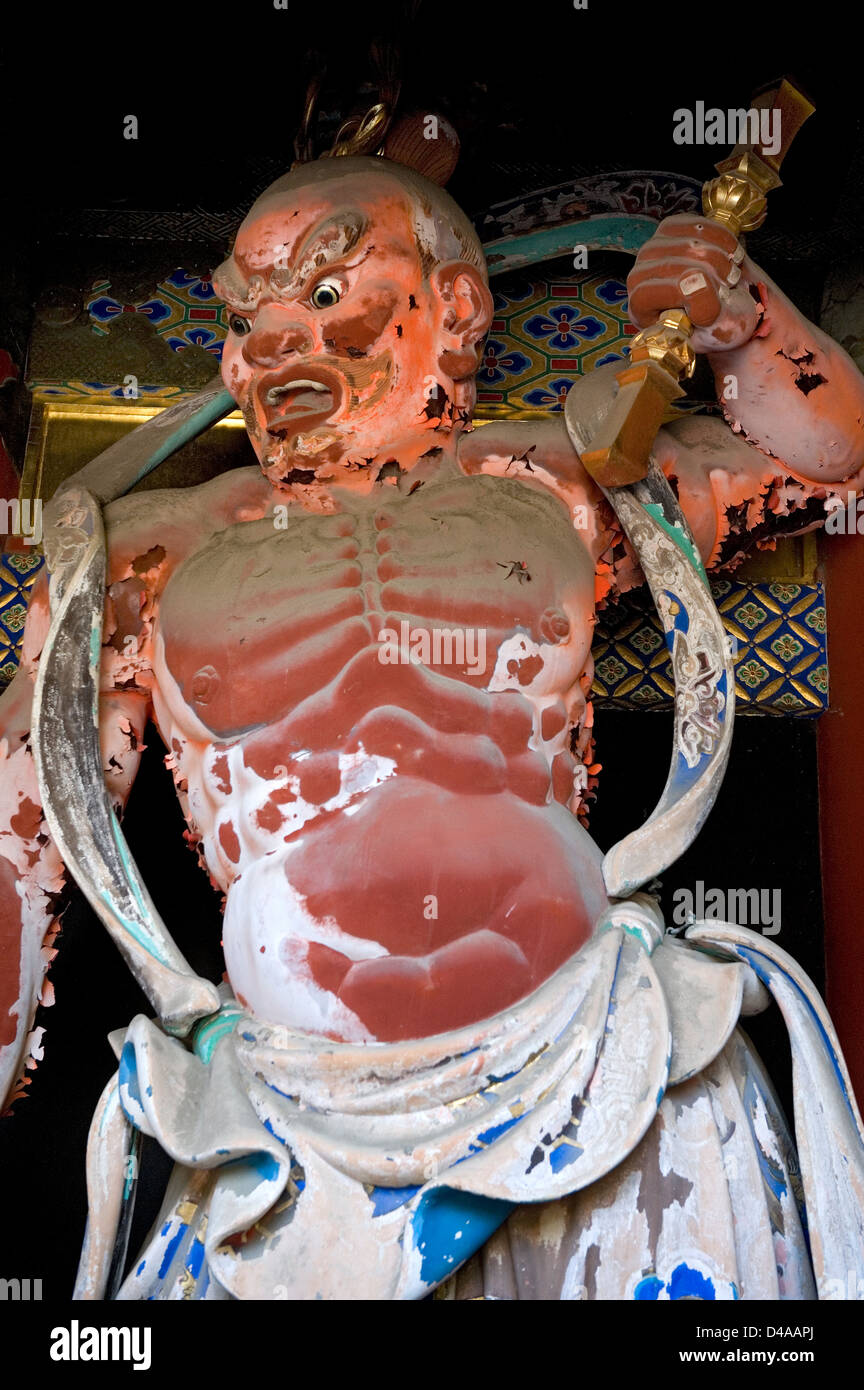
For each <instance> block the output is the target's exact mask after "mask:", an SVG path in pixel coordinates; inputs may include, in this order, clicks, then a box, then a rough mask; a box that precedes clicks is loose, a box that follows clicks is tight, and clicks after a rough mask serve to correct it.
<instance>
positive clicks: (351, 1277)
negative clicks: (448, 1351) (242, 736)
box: [79, 923, 816, 1300]
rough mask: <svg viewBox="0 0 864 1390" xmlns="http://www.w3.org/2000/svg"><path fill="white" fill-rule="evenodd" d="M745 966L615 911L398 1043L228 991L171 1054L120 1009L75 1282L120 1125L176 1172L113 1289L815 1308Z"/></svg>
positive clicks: (89, 1264)
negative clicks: (150, 1140) (362, 1040)
mask: <svg viewBox="0 0 864 1390" xmlns="http://www.w3.org/2000/svg"><path fill="white" fill-rule="evenodd" d="M715 925H716V924H713V923H712V924H711V926H712V927H713V926H715ZM735 930H736V931H739V932H740V931H741V930H742V929H735ZM746 935H747V936H748V937H753V939H754V941H756V942H760V943H761V941H762V939H761V938H760V937H758V935H756V934H754V933H746ZM775 951H776V948H775ZM745 974H746V966H745V965H744V963H743V962H742V961H741V960H739V961H733V960H726V961H723V960H719V959H716V958H715V957H713V956H708V955H707V954H705V953H704V952H703V951H702V950H699V949H694V947H692V946H691V945H689V944H687V943H683V942H678V941H672V940H670V939H669V938H668V937H667V938H666V940H665V941H664V943H663V944H662V945H660V946H658V947H657V948H656V949H655V950H653V952H652V951H651V950H650V949H648V948H646V944H645V941H644V939H643V938H641V937H640V935H639V933H638V931H633V932H630V931H628V930H622V928H621V927H619V926H615V927H613V928H611V929H609V930H606V931H604V932H601V933H599V934H597V935H595V936H594V937H593V938H592V940H591V941H590V942H589V943H588V944H587V946H586V947H584V948H583V949H582V950H581V951H580V952H579V953H578V954H577V955H576V956H575V957H573V958H572V959H571V960H570V961H569V962H567V964H565V965H564V966H563V967H562V968H561V969H560V970H559V971H558V972H557V973H556V974H555V975H554V976H553V977H552V978H551V979H550V980H548V981H547V982H546V983H545V984H544V985H543V986H542V987H541V988H540V989H539V990H537V991H536V992H535V993H534V994H532V995H531V996H529V998H528V999H526V1000H524V1001H522V1002H520V1003H519V1004H517V1005H516V1006H514V1007H513V1008H511V1009H509V1010H507V1011H505V1012H504V1013H502V1014H500V1015H497V1016H495V1017H494V1018H492V1019H488V1020H485V1021H483V1022H481V1023H478V1024H475V1025H472V1026H470V1027H466V1028H462V1029H459V1030H455V1031H454V1032H452V1033H448V1034H440V1035H437V1036H435V1037H432V1038H427V1039H421V1040H417V1041H410V1042H405V1043H394V1044H367V1045H354V1044H342V1043H335V1042H332V1041H330V1040H328V1039H323V1038H319V1037H312V1036H310V1035H308V1034H300V1033H297V1032H294V1031H292V1030H290V1029H287V1028H282V1027H273V1026H271V1025H267V1024H264V1023H262V1022H261V1021H260V1020H257V1019H254V1018H252V1017H250V1016H249V1014H248V1013H246V1012H245V1011H244V1010H242V1009H241V1008H240V1006H239V1005H238V1004H237V1003H236V1002H235V1001H231V1000H228V1001H226V1002H225V1004H224V1005H223V1008H222V1010H221V1012H220V1014H218V1015H216V1016H214V1017H213V1018H211V1019H210V1020H207V1021H206V1022H205V1023H204V1024H203V1025H201V1026H199V1029H198V1030H197V1033H196V1036H195V1042H194V1049H193V1050H190V1048H189V1047H187V1046H185V1045H184V1044H183V1043H181V1042H179V1041H178V1040H177V1039H176V1038H170V1037H168V1036H166V1035H165V1034H164V1033H162V1032H161V1030H160V1029H159V1028H158V1027H157V1026H156V1025H155V1024H154V1023H152V1022H151V1021H149V1020H148V1019H146V1018H144V1017H138V1018H136V1019H135V1020H134V1021H133V1023H132V1024H131V1025H130V1027H129V1029H128V1030H127V1033H126V1037H125V1041H124V1044H123V1048H122V1055H121V1061H120V1069H119V1072H118V1077H117V1079H116V1084H115V1090H114V1091H113V1092H112V1091H111V1090H110V1088H109V1090H108V1091H107V1092H106V1098H105V1099H104V1105H103V1107H102V1110H101V1115H100V1113H99V1112H97V1117H96V1121H94V1129H93V1131H91V1146H90V1150H88V1184H89V1187H90V1198H91V1225H92V1227H93V1229H92V1230H91V1231H89V1232H88V1244H86V1245H85V1251H84V1255H83V1256H82V1270H81V1273H80V1274H79V1289H80V1293H79V1296H81V1297H94V1296H95V1297H99V1296H101V1294H100V1292H99V1291H98V1290H99V1277H98V1274H97V1272H96V1271H95V1263H96V1261H95V1256H94V1251H95V1250H96V1246H97V1244H98V1241H97V1240H96V1235H95V1234H94V1232H97V1233H98V1226H99V1221H100V1219H101V1218H100V1211H99V1195H100V1190H104V1191H107V1188H105V1187H104V1182H105V1180H104V1176H103V1177H100V1174H103V1175H104V1173H105V1172H107V1171H109V1170H110V1168H111V1164H110V1163H106V1161H105V1157H106V1150H105V1146H106V1145H108V1146H109V1147H110V1145H111V1143H112V1142H114V1141H113V1140H112V1139H111V1137H110V1136H111V1134H112V1133H114V1132H115V1131H116V1130H117V1125H118V1124H122V1125H124V1126H126V1128H127V1129H128V1127H129V1126H130V1125H132V1126H135V1127H137V1128H138V1129H139V1130H141V1131H142V1132H143V1133H145V1134H149V1135H151V1136H152V1137H154V1138H155V1139H156V1140H157V1141H158V1142H159V1143H160V1145H161V1146H162V1147H163V1149H165V1150H166V1152H167V1153H169V1154H170V1155H171V1156H172V1157H173V1158H174V1160H175V1163H176V1167H175V1170H174V1173H173V1176H172V1179H171V1181H170V1183H169V1187H168V1190H167V1192H166V1195H165V1200H164V1203H163V1209H162V1212H161V1214H160V1217H159V1219H158V1221H157V1223H156V1225H155V1226H154V1229H153V1231H152V1232H151V1234H150V1236H149V1238H148V1240H147V1241H146V1243H145V1246H144V1249H143V1250H142V1251H141V1253H140V1255H139V1256H138V1258H137V1259H136V1260H135V1261H134V1262H133V1264H132V1266H131V1270H130V1272H129V1274H128V1275H127V1277H126V1279H125V1282H124V1283H123V1285H122V1288H121V1290H120V1293H119V1297H120V1298H121V1299H153V1298H156V1299H175V1298H205V1299H212V1298H226V1297H228V1298H231V1297H234V1298H244V1299H267V1300H272V1299H277V1300H278V1299H289V1300H302V1299H314V1298H321V1299H337V1300H341V1299H363V1300H370V1299H417V1298H422V1297H425V1296H426V1295H427V1294H429V1293H430V1292H431V1291H433V1290H435V1289H438V1290H439V1295H438V1296H443V1297H448V1298H504V1299H511V1298H543V1299H550V1298H551V1299H562V1298H563V1299H584V1298H587V1299H595V1298H596V1299H628V1300H629V1299H666V1298H681V1297H696V1298H712V1299H716V1298H720V1299H723V1298H729V1299H734V1298H742V1297H743V1298H792V1299H808V1298H813V1297H815V1296H816V1290H815V1284H814V1278H813V1271H812V1268H811V1264H810V1258H809V1255H808V1248H807V1242H806V1239H805V1235H804V1225H803V1222H802V1181H801V1175H800V1173H799V1168H798V1160H797V1157H796V1150H795V1147H794V1145H793V1143H792V1140H791V1138H790V1136H789V1132H788V1130H787V1128H786V1125H785V1121H784V1120H783V1117H782V1114H781V1113H780V1109H779V1106H778V1104H777V1102H776V1099H775V1097H774V1095H773V1092H772V1090H771V1087H770V1085H769V1083H768V1081H767V1078H766V1077H765V1074H764V1071H763V1069H762V1068H761V1065H760V1064H759V1061H758V1058H757V1057H756V1056H755V1054H754V1053H753V1051H752V1049H751V1048H750V1047H749V1045H748V1044H747V1042H746V1039H745V1038H744V1036H743V1034H741V1033H740V1031H739V1030H738V1029H737V1028H736V1024H737V1021H738V1017H739V1013H740V1008H741V1000H742V991H743V988H744V981H745ZM112 1096H113V1097H115V1099H113V1100H112V1099H111V1097H112ZM112 1107H113V1108H112ZM107 1117H111V1118H110V1119H109V1118H107ZM100 1136H101V1137H100ZM100 1182H102V1183H103V1189H100ZM104 1205H105V1207H106V1210H107V1208H108V1207H109V1206H110V1202H108V1201H107V1200H106V1202H105V1203H104ZM102 1244H103V1249H104V1241H103V1243H102ZM103 1262H104V1256H103ZM455 1271H458V1273H456V1274H455V1278H453V1277H450V1276H452V1275H453V1274H454V1272H455Z"/></svg>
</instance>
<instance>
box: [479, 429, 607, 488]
mask: <svg viewBox="0 0 864 1390" xmlns="http://www.w3.org/2000/svg"><path fill="white" fill-rule="evenodd" d="M459 463H460V466H461V467H462V469H463V470H464V472H466V473H468V474H471V473H487V474H492V475H494V476H496V477H504V478H517V479H521V480H523V481H529V480H530V481H532V482H534V483H540V484H545V485H546V486H549V487H552V489H553V490H554V491H556V492H558V491H559V490H561V489H563V490H564V491H565V492H566V493H568V494H570V495H572V496H573V497H574V498H575V499H577V500H580V501H581V500H588V501H593V500H594V499H595V497H599V493H598V492H597V489H596V488H595V486H594V484H593V483H592V481H591V479H590V477H589V476H588V474H587V472H586V471H585V469H584V468H583V466H582V462H581V460H580V458H579V455H578V454H577V452H576V450H575V449H574V447H573V445H572V443H571V441H570V436H569V435H568V433H567V429H566V426H565V424H564V417H563V415H557V414H556V415H550V416H548V417H547V418H546V419H543V420H492V421H490V422H489V423H488V424H482V425H477V426H476V427H475V428H474V429H473V430H472V431H471V432H470V434H464V435H463V436H462V438H461V439H460V441H459Z"/></svg>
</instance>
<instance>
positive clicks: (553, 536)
mask: <svg viewBox="0 0 864 1390" xmlns="http://www.w3.org/2000/svg"><path fill="white" fill-rule="evenodd" d="M592 604H593V565H592V563H591V560H590V557H589V556H588V555H587V553H586V552H585V550H584V548H583V546H582V544H581V542H580V539H579V534H578V532H576V531H575V530H574V528H573V526H572V523H571V520H570V517H569V515H568V512H567V510H566V508H565V507H564V505H563V504H562V503H561V502H560V501H558V500H557V499H556V498H555V497H553V496H551V495H550V494H548V493H545V492H543V491H541V490H540V489H539V488H537V489H535V488H531V487H528V486H526V485H525V484H524V483H521V482H517V481H515V480H512V481H511V480H509V479H500V478H492V477H484V476H473V477H465V476H463V475H461V474H460V475H456V476H452V475H451V476H448V477H446V478H444V479H442V480H438V481H436V480H434V479H433V480H431V481H425V482H422V483H420V484H419V485H417V486H415V487H413V488H411V487H410V486H409V487H404V480H403V490H398V489H397V488H395V487H392V486H382V487H380V488H379V489H377V491H375V492H373V494H371V495H370V496H367V497H365V498H355V499H350V498H348V499H345V500H343V501H340V504H339V508H338V510H336V511H334V512H332V513H329V514H325V515H318V514H310V513H308V512H306V511H305V510H303V509H302V508H301V507H300V506H299V505H298V506H288V507H278V508H277V509H276V511H275V513H274V514H273V515H272V516H268V517H265V518H264V519H262V520H258V521H246V522H242V523H237V524H235V525H232V526H229V527H228V528H227V529H225V530H222V531H219V532H218V533H216V534H214V535H211V536H210V537H209V538H208V539H207V541H206V542H205V543H204V544H203V545H202V546H201V548H200V549H198V550H197V551H196V552H195V553H194V554H193V555H191V556H190V557H189V558H188V559H186V560H185V561H184V563H183V564H182V565H181V566H180V567H179V568H178V569H177V570H176V571H175V573H174V574H173V575H172V577H171V579H170V580H169V582H168V585H167V586H166V589H165V591H164V593H163V595H162V599H161V602H160V608H159V614H158V618H157V631H158V636H159V641H160V643H161V650H162V654H163V656H162V659H163V661H164V666H165V668H166V670H167V672H168V673H169V675H170V678H171V682H172V684H174V685H176V688H177V690H178V691H179V694H180V696H181V698H182V701H183V703H184V704H185V705H186V706H187V708H188V709H189V710H190V711H191V712H193V713H194V714H195V716H196V717H197V720H199V721H200V722H201V723H203V724H204V725H205V727H207V728H208V729H209V730H211V731H212V733H213V734H214V735H215V736H216V737H218V738H229V737H234V736H237V735H238V734H241V733H242V732H244V731H246V730H249V729H251V728H255V727H261V726H262V724H272V723H273V722H275V721H276V720H279V719H280V718H283V717H284V716H285V714H286V713H287V712H288V710H289V709H296V708H298V706H299V705H302V703H303V701H305V700H308V699H310V698H311V697H313V696H314V695H315V693H316V692H320V691H322V690H324V689H325V688H327V687H330V686H332V684H333V683H334V682H338V681H339V680H340V679H344V678H345V674H346V672H349V671H350V670H351V669H352V667H357V666H358V662H359V663H360V664H363V665H364V669H365V668H366V667H368V666H369V663H370V662H372V663H373V665H374V668H377V669H375V671H374V674H375V680H376V681H378V682H380V683H381V684H382V690H381V692H380V698H381V700H382V701H385V702H386V698H387V691H386V686H387V678H388V671H389V674H390V676H391V678H392V681H393V683H394V685H395V684H398V681H399V679H400V672H399V669H398V668H399V667H400V666H402V665H404V664H405V662H407V661H410V662H412V663H413V664H415V665H416V664H417V663H418V662H419V663H420V664H422V665H423V666H424V667H426V668H427V669H429V670H431V671H433V672H435V673H436V674H437V676H438V677H444V678H445V679H449V680H455V681H459V682H463V683H465V684H468V685H474V686H475V688H476V689H477V690H478V691H479V690H483V691H485V690H490V689H496V688H504V687H505V686H506V683H507V680H508V679H511V678H512V681H513V682H514V688H517V689H524V688H525V687H527V686H529V685H531V684H532V683H533V682H534V681H535V680H536V679H537V678H538V677H539V676H540V674H541V673H540V668H541V667H542V666H543V665H544V663H543V661H542V659H540V658H538V655H537V649H538V648H540V647H543V648H546V649H548V650H549V651H550V652H552V651H553V650H554V651H557V652H558V665H559V666H561V668H562V669H561V670H560V671H558V673H557V675H556V676H555V680H556V683H557V684H558V686H559V688H560V686H561V682H562V681H563V682H564V684H565V685H566V684H567V683H568V681H570V680H572V679H575V677H576V676H577V675H578V670H575V674H574V671H571V670H570V667H571V666H572V667H574V668H575V667H578V666H579V663H580V660H584V656H585V653H586V651H587V646H588V643H589V642H590V618H591V611H592ZM520 642H521V645H520ZM508 644H509V645H508ZM538 661H539V665H538ZM545 664H546V666H547V668H548V671H547V674H551V668H552V666H554V665H555V662H554V661H553V662H551V663H550V662H548V661H547V662H546V663H545ZM565 668H566V669H565ZM502 682H503V683H504V684H503V685H502ZM541 683H542V679H541Z"/></svg>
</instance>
